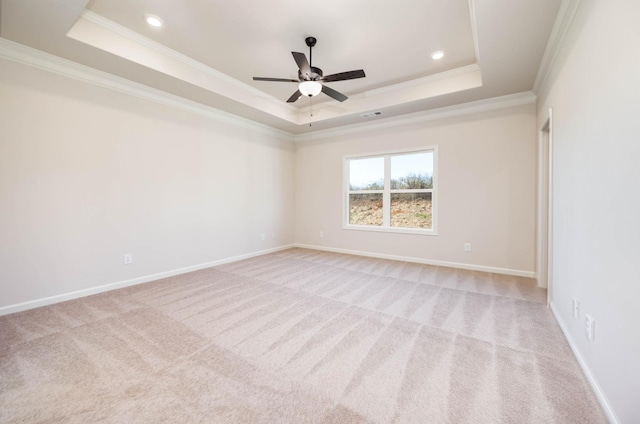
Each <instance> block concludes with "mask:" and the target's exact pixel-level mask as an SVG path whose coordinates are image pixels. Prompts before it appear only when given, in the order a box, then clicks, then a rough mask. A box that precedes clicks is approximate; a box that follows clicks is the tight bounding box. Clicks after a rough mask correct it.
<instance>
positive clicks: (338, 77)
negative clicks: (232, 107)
mask: <svg viewBox="0 0 640 424" xmlns="http://www.w3.org/2000/svg"><path fill="white" fill-rule="evenodd" d="M304 41H305V43H307V46H309V61H307V57H306V56H305V55H304V53H298V52H291V54H292V55H293V59H294V60H295V61H296V64H297V65H298V79H297V80H294V79H286V78H265V77H253V79H254V81H277V82H295V83H298V89H297V90H296V92H295V93H293V94H292V95H291V97H289V99H288V100H287V103H293V102H295V101H296V100H298V99H299V98H300V96H303V95H304V96H309V97H313V96H317V95H318V94H320V93H321V92H322V93H324V94H326V95H327V96H329V97H332V98H334V99H336V100H338V101H339V102H344V101H345V100H347V99H348V97H347V96H345V95H344V94H342V93H340V92H339V91H336V90H334V89H333V88H329V87H327V86H326V85H324V84H323V83H325V82H335V81H344V80H350V79H356V78H364V77H365V74H364V71H363V70H362V69H358V70H357V71H347V72H340V73H337V74H331V75H327V76H323V74H322V69H320V68H316V67H315V66H312V65H311V63H312V61H311V60H312V53H311V49H312V48H313V46H315V45H316V41H317V40H316V39H315V38H314V37H307V38H305V40H304Z"/></svg>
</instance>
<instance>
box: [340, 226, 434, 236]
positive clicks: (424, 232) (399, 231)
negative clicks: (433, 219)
mask: <svg viewBox="0 0 640 424" xmlns="http://www.w3.org/2000/svg"><path fill="white" fill-rule="evenodd" d="M342 229H344V230H356V231H375V232H379V233H396V234H418V235H422V236H437V235H438V232H437V231H436V230H434V229H431V230H425V229H421V228H401V227H377V226H374V225H343V226H342Z"/></svg>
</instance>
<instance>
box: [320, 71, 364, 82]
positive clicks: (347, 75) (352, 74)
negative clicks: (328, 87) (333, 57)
mask: <svg viewBox="0 0 640 424" xmlns="http://www.w3.org/2000/svg"><path fill="white" fill-rule="evenodd" d="M365 76H366V75H365V74H364V71H363V70H362V69H358V70H357V71H347V72H340V73H338V74H331V75H327V76H326V77H322V78H321V79H320V80H321V81H324V82H332V81H344V80H350V79H356V78H364V77H365Z"/></svg>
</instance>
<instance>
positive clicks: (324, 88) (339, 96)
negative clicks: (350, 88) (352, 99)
mask: <svg viewBox="0 0 640 424" xmlns="http://www.w3.org/2000/svg"><path fill="white" fill-rule="evenodd" d="M322 92H323V93H324V94H326V95H327V96H329V97H333V98H334V99H336V100H337V101H339V102H344V101H345V100H347V99H348V97H347V96H345V95H344V94H342V93H340V92H339V91H336V90H334V89H333V88H329V87H327V86H326V85H323V86H322Z"/></svg>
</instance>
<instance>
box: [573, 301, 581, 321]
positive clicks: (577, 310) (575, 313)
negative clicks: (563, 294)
mask: <svg viewBox="0 0 640 424" xmlns="http://www.w3.org/2000/svg"><path fill="white" fill-rule="evenodd" d="M571 300H573V317H574V318H575V319H580V301H579V300H578V299H576V298H575V297H574V298H573V299H571Z"/></svg>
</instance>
